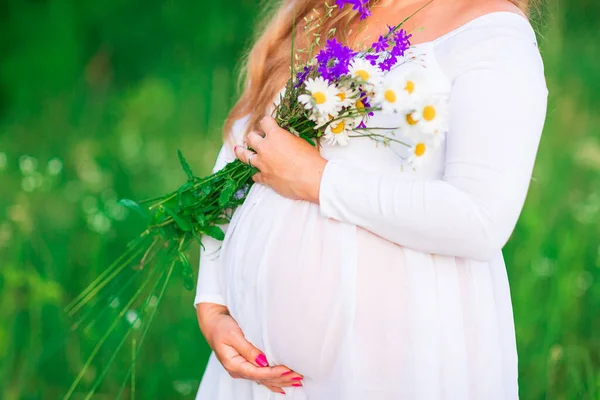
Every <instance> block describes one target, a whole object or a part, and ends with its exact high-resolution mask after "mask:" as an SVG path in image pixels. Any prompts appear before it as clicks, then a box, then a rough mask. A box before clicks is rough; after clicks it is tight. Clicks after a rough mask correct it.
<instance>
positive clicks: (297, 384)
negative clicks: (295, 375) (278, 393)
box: [292, 383, 302, 387]
mask: <svg viewBox="0 0 600 400" xmlns="http://www.w3.org/2000/svg"><path fill="white" fill-rule="evenodd" d="M292 386H296V387H300V386H302V384H301V383H294V384H292Z"/></svg>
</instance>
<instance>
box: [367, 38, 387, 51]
mask: <svg viewBox="0 0 600 400" xmlns="http://www.w3.org/2000/svg"><path fill="white" fill-rule="evenodd" d="M388 46H389V44H388V40H387V39H386V38H384V37H383V36H379V40H377V41H376V42H375V43H373V44H372V45H371V48H373V50H375V51H376V52H382V51H386V50H387V48H388Z"/></svg>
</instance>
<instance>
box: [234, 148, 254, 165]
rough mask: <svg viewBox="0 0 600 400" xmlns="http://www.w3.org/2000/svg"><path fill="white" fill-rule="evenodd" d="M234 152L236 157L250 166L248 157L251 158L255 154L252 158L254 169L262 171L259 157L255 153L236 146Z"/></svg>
mask: <svg viewBox="0 0 600 400" xmlns="http://www.w3.org/2000/svg"><path fill="white" fill-rule="evenodd" d="M233 152H234V153H235V156H236V157H237V158H238V159H239V160H240V161H241V162H243V163H244V164H248V157H250V154H255V155H254V156H253V157H252V166H253V167H254V168H257V169H260V168H259V165H260V161H259V155H258V154H256V153H254V152H253V151H252V150H248V149H245V148H243V147H241V146H235V147H234V148H233Z"/></svg>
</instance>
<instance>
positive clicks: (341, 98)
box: [336, 92, 346, 101]
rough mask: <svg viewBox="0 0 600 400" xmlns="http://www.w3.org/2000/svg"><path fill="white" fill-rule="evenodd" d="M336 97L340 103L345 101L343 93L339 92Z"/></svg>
mask: <svg viewBox="0 0 600 400" xmlns="http://www.w3.org/2000/svg"><path fill="white" fill-rule="evenodd" d="M336 96H337V97H339V98H340V100H341V101H344V100H346V93H344V92H339V93H338V94H337V95H336Z"/></svg>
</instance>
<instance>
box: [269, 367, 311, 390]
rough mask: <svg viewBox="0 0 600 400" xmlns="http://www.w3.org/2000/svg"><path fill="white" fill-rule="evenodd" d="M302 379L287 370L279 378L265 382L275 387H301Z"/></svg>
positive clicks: (295, 373)
mask: <svg viewBox="0 0 600 400" xmlns="http://www.w3.org/2000/svg"><path fill="white" fill-rule="evenodd" d="M303 379H304V377H303V376H302V375H300V374H298V373H297V372H294V371H292V370H289V371H287V372H284V373H283V374H281V377H279V378H277V379H272V380H270V381H267V383H269V384H271V385H276V386H281V387H284V386H302V381H303Z"/></svg>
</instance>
